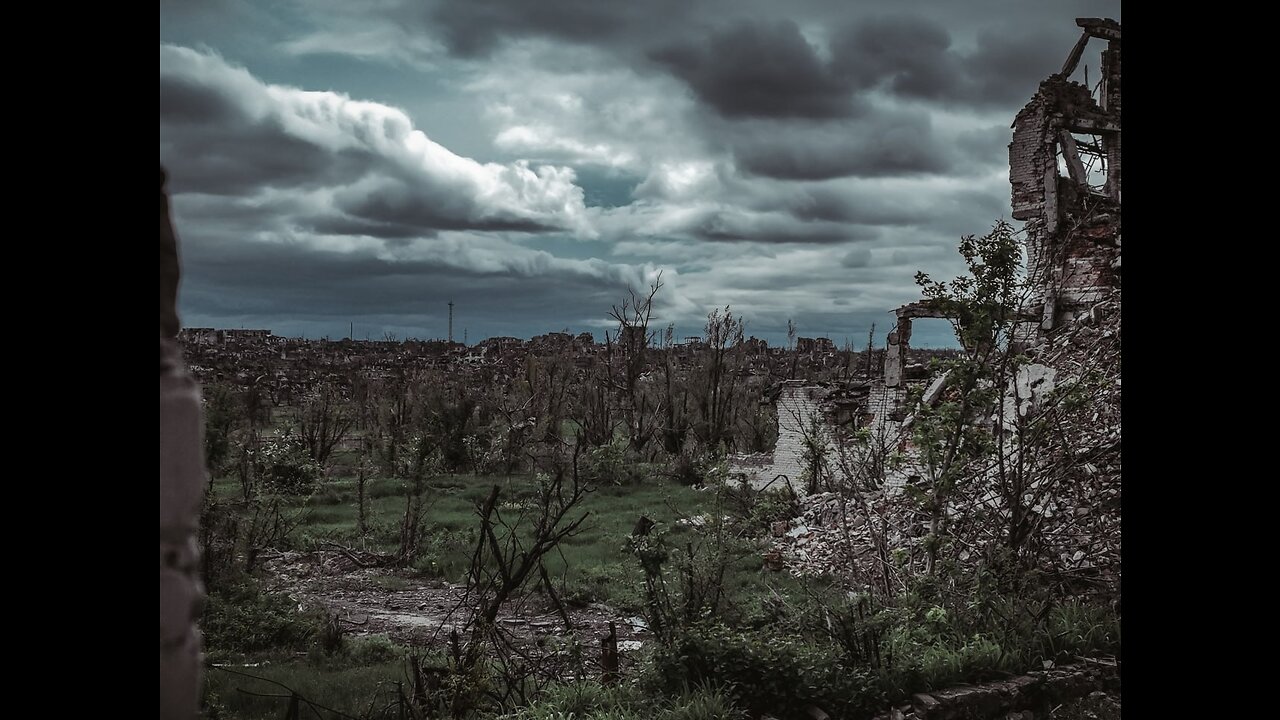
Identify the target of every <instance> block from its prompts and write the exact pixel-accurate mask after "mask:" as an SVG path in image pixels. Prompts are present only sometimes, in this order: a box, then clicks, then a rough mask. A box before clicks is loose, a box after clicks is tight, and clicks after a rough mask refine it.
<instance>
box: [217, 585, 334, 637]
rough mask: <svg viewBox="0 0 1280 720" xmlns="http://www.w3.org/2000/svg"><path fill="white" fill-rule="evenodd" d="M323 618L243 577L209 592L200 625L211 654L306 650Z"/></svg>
mask: <svg viewBox="0 0 1280 720" xmlns="http://www.w3.org/2000/svg"><path fill="white" fill-rule="evenodd" d="M319 620H320V618H319V617H317V616H316V615H315V614H313V613H308V612H305V611H302V610H300V609H299V607H298V605H297V604H296V603H295V602H294V601H293V600H290V599H289V598H287V597H285V596H283V595H277V594H274V593H268V592H263V591H262V590H261V589H260V588H259V587H258V584H257V583H256V582H254V581H253V580H251V579H247V578H246V579H244V580H242V581H241V582H240V583H238V584H235V585H232V586H230V587H228V588H226V589H224V590H223V591H221V592H218V593H212V594H210V595H209V597H208V599H207V600H206V603H205V609H204V616H203V618H201V620H200V627H201V629H202V630H203V631H204V638H205V647H206V648H207V649H208V652H209V654H210V655H212V656H225V655H227V654H235V653H241V654H243V653H252V652H261V651H265V650H305V649H306V647H307V642H308V641H309V640H310V639H311V638H312V637H314V636H315V635H316V634H317V632H318V630H319V627H320V622H319Z"/></svg>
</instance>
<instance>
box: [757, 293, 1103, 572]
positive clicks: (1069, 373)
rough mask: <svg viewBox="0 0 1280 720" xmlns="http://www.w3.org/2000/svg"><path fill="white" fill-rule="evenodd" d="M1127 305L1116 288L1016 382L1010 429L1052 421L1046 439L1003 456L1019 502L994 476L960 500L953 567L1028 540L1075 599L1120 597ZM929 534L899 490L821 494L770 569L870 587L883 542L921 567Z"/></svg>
mask: <svg viewBox="0 0 1280 720" xmlns="http://www.w3.org/2000/svg"><path fill="white" fill-rule="evenodd" d="M1120 306H1121V303H1120V291H1119V289H1118V288H1117V289H1115V290H1114V291H1113V292H1111V293H1109V294H1108V295H1107V296H1106V297H1105V298H1104V299H1103V300H1101V301H1100V302H1098V303H1097V304H1095V305H1094V306H1093V307H1092V308H1091V309H1090V310H1089V311H1088V312H1086V313H1082V314H1081V315H1079V316H1078V317H1077V318H1075V319H1074V321H1073V322H1070V323H1067V324H1063V325H1061V326H1059V327H1058V328H1057V329H1056V330H1055V332H1053V333H1052V334H1050V335H1049V336H1048V339H1047V340H1046V342H1045V343H1044V344H1043V345H1041V346H1040V347H1039V348H1037V350H1036V352H1035V353H1034V356H1033V358H1032V360H1033V364H1031V365H1028V366H1026V367H1025V368H1024V369H1025V370H1026V372H1025V373H1021V374H1020V375H1019V377H1018V378H1016V379H1015V380H1014V381H1012V382H1011V383H1010V390H1009V395H1008V397H1007V399H1006V403H1005V413H1006V417H1005V418H1004V422H1005V423H1006V426H1007V427H1012V426H1013V425H1014V424H1017V423H1019V422H1022V423H1024V424H1025V422H1026V421H1027V420H1032V419H1033V420H1037V421H1043V426H1042V427H1043V429H1042V430H1039V431H1029V430H1025V428H1024V429H1023V435H1019V436H1017V437H1018V438H1019V440H1020V442H1019V443H1018V444H1014V445H1012V446H1011V447H1010V448H1009V449H1007V450H1006V460H1007V463H1006V465H1007V466H1011V465H1012V464H1013V463H1016V462H1018V461H1019V457H1018V455H1019V453H1021V454H1022V456H1023V457H1022V458H1021V465H1022V467H1024V468H1025V470H1024V474H1023V476H1022V477H1024V478H1025V479H1026V486H1025V487H1024V488H1023V491H1022V494H1021V496H1020V498H1021V499H1020V502H1014V501H1013V500H1012V499H1011V498H1010V497H1009V496H1008V495H1006V494H1002V493H1001V483H1000V481H999V479H998V478H997V477H996V476H994V475H993V476H992V477H990V478H988V479H987V480H985V481H978V482H974V483H972V484H971V485H970V486H968V492H969V494H968V496H957V497H953V498H952V499H951V502H950V507H951V510H950V513H949V514H948V518H947V523H946V525H947V527H946V534H947V536H948V537H950V538H952V539H954V540H955V542H953V543H951V544H949V545H948V546H947V548H946V550H945V551H944V559H948V560H952V561H955V562H958V563H960V564H961V565H962V566H964V565H966V564H971V563H977V562H978V561H979V559H980V558H981V556H982V552H981V548H983V547H992V546H999V545H1003V544H1004V543H1005V541H1006V539H1007V536H1008V534H1009V533H1012V532H1022V533H1026V538H1027V540H1026V542H1025V543H1024V546H1025V548H1026V551H1028V552H1030V553H1033V554H1034V556H1035V557H1036V558H1037V559H1038V560H1039V562H1040V565H1041V567H1042V569H1044V570H1046V571H1047V572H1050V573H1052V574H1053V575H1054V577H1056V578H1058V580H1059V581H1060V582H1062V583H1064V584H1065V585H1066V586H1067V587H1068V588H1069V589H1070V591H1071V592H1088V591H1090V590H1104V589H1106V590H1115V589H1116V588H1118V582H1119V579H1120V568H1121V544H1120V529H1121V523H1120V483H1121V462H1120V448H1121V418H1120V402H1121V381H1120ZM1023 375H1025V376H1026V377H1023ZM1027 387H1032V388H1034V389H1035V390H1036V392H1035V393H1028V392H1027V390H1026V388H1027ZM1029 398H1030V399H1029ZM1032 399H1033V400H1034V402H1032V401H1031V400H1032ZM1015 496H1016V493H1015ZM1015 518H1016V519H1015ZM928 530H929V528H928V520H927V518H926V517H925V516H924V513H923V512H922V511H921V509H920V503H919V502H916V501H914V500H913V499H912V498H911V496H910V493H904V492H902V491H900V490H899V489H897V488H884V489H881V490H877V491H873V492H863V493H860V494H858V495H856V496H846V497H841V496H840V495H838V494H836V493H832V492H825V493H818V494H815V495H810V496H808V497H805V498H802V499H801V513H800V515H799V516H797V517H796V518H794V519H792V520H790V521H787V522H778V523H774V525H773V527H772V528H771V531H772V535H773V544H772V547H771V548H770V549H769V551H768V552H767V553H766V564H767V565H768V566H770V567H773V568H775V569H786V570H788V571H789V572H791V573H792V574H795V575H821V574H827V573H836V574H841V575H845V576H848V577H850V578H852V579H862V580H864V581H870V579H871V578H873V577H878V575H879V574H880V573H881V572H882V568H881V565H880V554H879V552H878V550H877V546H876V536H878V537H880V538H882V539H883V548H884V552H885V554H886V556H888V555H890V554H892V553H894V552H895V551H897V552H898V553H901V552H905V553H906V554H907V556H908V560H907V562H912V561H913V559H919V558H920V557H922V555H923V553H920V552H917V551H916V546H918V545H919V544H920V542H921V541H922V540H923V538H924V536H925V535H927V533H928ZM900 561H901V558H899V560H898V561H895V562H900Z"/></svg>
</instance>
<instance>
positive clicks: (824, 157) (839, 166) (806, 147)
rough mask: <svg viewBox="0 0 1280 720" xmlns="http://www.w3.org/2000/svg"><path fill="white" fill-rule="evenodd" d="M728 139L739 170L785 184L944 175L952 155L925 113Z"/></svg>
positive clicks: (754, 130)
mask: <svg viewBox="0 0 1280 720" xmlns="http://www.w3.org/2000/svg"><path fill="white" fill-rule="evenodd" d="M729 136H730V137H732V138H733V139H732V140H731V143H732V148H733V154H734V157H735V158H736V160H737V163H738V167H739V168H740V169H742V170H743V171H745V172H748V173H751V174H754V175H764V176H766V177H772V178H779V179H785V180H823V179H828V178H835V177H845V176H861V177H882V176H888V175H917V174H928V173H944V172H946V171H947V170H948V169H950V167H951V152H950V150H949V149H948V148H947V147H946V146H944V145H942V144H941V143H939V142H938V141H937V140H936V139H935V138H934V135H933V129H932V127H931V123H930V121H929V116H928V115H926V114H924V113H919V112H917V113H882V114H879V115H877V116H875V117H871V118H864V119H860V120H855V121H847V122H831V123H819V124H795V123H793V124H790V125H788V126H786V127H780V126H778V125H776V124H756V125H754V126H751V125H748V126H741V125H740V126H739V127H737V128H734V129H733V130H732V131H731V132H730V133H729Z"/></svg>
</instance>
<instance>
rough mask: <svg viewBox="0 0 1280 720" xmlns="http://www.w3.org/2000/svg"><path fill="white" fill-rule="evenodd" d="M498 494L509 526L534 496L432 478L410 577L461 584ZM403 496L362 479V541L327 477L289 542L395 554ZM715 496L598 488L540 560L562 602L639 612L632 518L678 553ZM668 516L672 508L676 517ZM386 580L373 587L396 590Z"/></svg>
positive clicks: (675, 488) (340, 488)
mask: <svg viewBox="0 0 1280 720" xmlns="http://www.w3.org/2000/svg"><path fill="white" fill-rule="evenodd" d="M495 484H496V485H499V486H500V487H502V495H501V503H500V511H505V516H506V517H508V518H511V519H514V518H515V516H516V514H517V512H518V511H517V510H516V507H515V504H517V503H519V502H520V501H522V500H526V499H530V498H532V497H533V496H534V494H535V493H536V490H537V486H536V484H535V481H534V479H533V478H532V477H531V476H528V475H513V476H510V477H492V476H490V477H475V476H471V475H442V476H439V477H435V478H432V479H431V481H430V482H429V486H430V489H429V490H428V492H427V496H426V502H427V510H426V514H425V532H426V535H425V537H424V540H423V543H422V547H421V558H420V559H419V560H418V561H417V562H416V563H415V567H416V568H417V569H418V570H419V571H421V572H422V573H424V574H426V575H431V576H438V577H441V578H443V579H446V580H449V581H452V582H461V581H462V580H463V579H464V576H465V574H466V571H467V568H468V566H469V563H470V560H471V553H472V552H473V549H474V542H475V533H476V526H477V514H476V512H477V511H476V508H477V506H478V505H479V504H480V503H481V502H483V501H484V499H485V498H486V497H487V496H488V494H489V492H490V490H491V489H492V487H493V485H495ZM214 492H215V494H216V496H217V497H218V498H219V499H223V500H235V499H236V498H238V497H239V496H240V485H239V483H238V481H237V480H236V479H235V478H227V477H224V478H219V479H218V480H216V481H215V482H214ZM403 493H404V486H403V484H402V482H401V481H399V480H396V479H394V478H386V477H376V478H370V479H369V480H368V482H367V483H366V486H365V498H366V511H367V522H368V525H369V532H368V533H367V534H366V535H364V536H361V535H360V533H359V531H358V528H357V509H356V495H357V493H356V480H355V478H353V477H336V478H331V479H328V480H326V481H324V482H323V484H322V485H320V486H319V487H317V488H316V490H315V492H313V493H312V495H311V496H310V497H305V498H303V497H300V498H299V499H298V501H297V503H296V505H295V507H296V509H297V510H298V511H300V512H303V513H304V518H303V520H302V523H301V524H300V525H299V526H298V529H297V531H296V532H295V533H294V544H295V546H297V547H298V548H299V549H302V550H313V549H319V548H321V547H323V543H324V542H326V541H327V542H336V543H341V544H343V545H348V546H352V547H361V548H365V549H368V550H372V551H375V552H386V553H390V552H394V551H396V550H397V548H398V542H399V528H400V522H401V519H402V518H403V516H404V511H405V498H404V494H403ZM713 504H714V493H711V492H703V491H698V490H694V489H692V488H689V487H686V486H682V485H678V484H675V483H669V482H666V481H665V480H663V479H661V478H654V479H652V480H651V481H648V482H645V483H641V484H635V485H605V486H602V487H598V488H596V489H595V490H594V491H593V492H591V493H590V494H588V495H587V497H586V499H585V500H584V501H583V503H582V505H581V509H580V510H579V511H578V513H577V514H576V515H575V517H576V516H577V515H581V514H582V513H586V514H587V519H586V521H585V522H584V523H583V524H582V527H581V528H580V530H579V533H578V534H577V535H575V536H574V537H571V538H569V539H568V540H567V541H565V542H564V543H562V545H561V547H560V551H559V552H558V553H556V554H554V555H552V556H551V557H549V558H548V559H547V571H548V572H549V573H550V574H551V576H552V578H553V580H554V581H555V582H556V584H557V586H558V588H559V589H562V590H563V594H564V596H565V598H566V599H567V600H569V601H572V602H577V603H580V604H585V603H589V602H604V603H608V604H611V605H615V606H617V607H618V608H619V609H622V610H638V609H639V606H640V602H641V594H640V591H641V587H642V584H643V576H642V575H641V573H640V570H639V567H638V565H637V563H636V561H635V559H634V558H632V557H631V556H630V555H629V554H628V553H627V551H626V544H627V538H628V537H629V536H630V535H631V530H632V528H633V527H634V526H635V524H636V521H637V520H638V519H639V518H640V516H642V515H643V516H646V517H648V518H649V519H651V520H653V521H655V522H656V523H657V529H659V530H665V531H667V532H668V533H669V536H670V540H671V542H673V543H675V544H677V545H680V546H683V545H684V544H685V543H686V542H694V541H696V540H697V536H696V533H695V532H694V531H693V530H692V529H691V528H687V527H678V526H677V524H676V521H677V520H678V519H680V517H682V516H683V515H698V514H702V513H705V512H709V511H711V510H712V509H713V508H712V506H713ZM673 508H679V509H680V510H679V511H677V510H675V509H673ZM739 570H741V574H742V576H741V577H735V578H733V582H734V584H735V585H738V586H744V585H752V584H758V582H759V580H758V577H756V576H758V574H759V570H760V562H759V559H758V558H756V559H755V560H754V561H749V562H747V563H745V564H744V565H743V567H742V568H739ZM395 582H396V581H395V579H394V578H380V579H379V583H380V584H381V583H390V584H392V585H394V587H393V586H388V589H399V586H398V585H395Z"/></svg>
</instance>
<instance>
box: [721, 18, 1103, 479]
mask: <svg viewBox="0 0 1280 720" xmlns="http://www.w3.org/2000/svg"><path fill="white" fill-rule="evenodd" d="M1076 24H1077V25H1078V26H1079V27H1080V28H1081V29H1082V30H1083V33H1082V35H1081V37H1080V39H1079V41H1077V42H1076V44H1075V46H1074V47H1073V48H1072V49H1071V52H1070V53H1069V54H1068V56H1067V60H1066V62H1065V63H1064V64H1063V66H1062V70H1060V71H1059V72H1058V73H1055V74H1053V75H1050V76H1049V77H1048V78H1047V79H1046V80H1044V81H1043V82H1041V83H1040V87H1039V89H1038V90H1037V91H1036V93H1035V95H1034V96H1033V97H1032V98H1031V101H1030V102H1028V103H1027V104H1026V106H1025V107H1023V109H1022V110H1021V111H1020V112H1019V113H1018V114H1017V116H1016V118H1015V119H1014V122H1013V125H1012V128H1013V139H1012V141H1011V142H1010V143H1009V182H1010V185H1011V186H1012V206H1013V217H1014V219H1016V220H1022V221H1024V222H1025V225H1024V228H1023V231H1024V232H1025V235H1026V240H1025V243H1026V262H1027V280H1028V286H1029V295H1028V297H1027V298H1026V299H1025V301H1024V304H1023V313H1024V315H1025V320H1024V321H1023V322H1021V323H1020V324H1019V325H1018V328H1017V330H1016V332H1015V337H1014V338H1013V341H1014V342H1015V343H1017V344H1018V345H1019V346H1021V347H1023V348H1026V349H1028V351H1029V352H1031V353H1033V354H1034V352H1035V349H1036V348H1039V347H1042V346H1044V345H1045V343H1046V341H1047V340H1049V339H1051V338H1052V337H1053V336H1054V333H1055V331H1056V330H1059V329H1061V328H1064V327H1067V326H1070V325H1071V324H1072V323H1073V322H1074V321H1076V320H1078V319H1080V318H1082V317H1088V316H1089V315H1090V314H1091V313H1094V312H1096V306H1097V304H1098V303H1099V302H1100V301H1103V300H1104V299H1105V298H1106V297H1107V295H1108V293H1109V291H1110V290H1112V289H1113V288H1118V287H1119V286H1120V105H1121V102H1120V23H1118V22H1116V21H1115V20H1111V19H1101V18H1078V19H1077V20H1076ZM1094 38H1097V39H1101V40H1104V41H1106V43H1107V47H1106V49H1105V50H1103V51H1102V57H1101V63H1100V66H1099V67H1100V68H1101V71H1100V73H1099V74H1098V76H1097V82H1096V84H1095V85H1094V86H1093V87H1090V86H1089V85H1087V84H1086V83H1087V82H1088V77H1087V75H1088V71H1087V68H1086V71H1085V73H1084V74H1085V76H1086V78H1085V82H1084V83H1082V82H1075V81H1073V80H1071V79H1070V78H1071V76H1072V75H1073V74H1074V73H1075V71H1076V70H1077V69H1078V67H1079V65H1080V60H1081V58H1082V57H1083V54H1084V51H1085V48H1086V46H1087V45H1088V44H1089V41H1090V39H1094ZM893 312H894V314H895V316H896V318H897V323H896V324H895V326H894V328H893V330H892V331H891V332H890V333H889V336H888V341H887V343H886V346H885V354H884V374H883V377H882V378H880V379H879V380H870V381H868V382H863V383H852V384H851V383H841V384H831V383H827V384H816V383H803V382H794V381H793V382H788V383H784V384H783V385H782V386H781V387H780V388H777V389H776V391H775V392H774V393H773V395H772V398H771V400H772V402H773V403H774V404H775V406H776V408H777V411H778V444H777V447H776V449H775V450H774V453H773V455H772V457H762V456H738V457H736V458H734V460H733V463H732V467H731V471H730V472H731V474H733V475H736V476H737V477H739V478H741V479H744V480H748V481H750V482H752V483H753V484H754V485H756V486H757V487H764V486H767V485H770V484H771V483H772V482H774V481H775V480H781V478H779V477H778V476H786V478H787V479H788V480H789V481H790V482H791V484H792V486H793V487H795V489H796V490H797V491H800V492H803V491H802V490H801V488H800V483H799V482H798V479H799V478H800V477H801V474H802V473H803V472H804V471H805V467H804V465H805V460H804V450H805V444H806V442H807V441H808V440H810V438H809V437H808V436H812V435H813V434H814V431H815V428H813V427H807V425H808V419H809V418H811V417H817V418H819V419H820V420H821V424H820V426H819V428H818V431H819V433H820V434H821V435H822V436H823V437H822V438H821V441H822V442H825V443H826V444H827V445H828V447H829V450H830V451H831V452H830V453H829V455H835V454H836V450H837V448H836V446H835V443H834V442H833V439H832V437H831V436H832V435H833V434H834V433H839V432H842V431H847V430H849V429H861V428H869V429H871V430H873V431H875V432H876V433H878V435H879V436H880V437H882V438H889V437H893V438H899V437H900V436H902V435H904V434H905V433H902V432H901V431H902V430H905V429H906V428H905V427H903V426H904V424H906V423H909V420H907V419H906V417H905V416H906V414H907V413H906V410H907V409H906V408H904V407H903V405H904V403H905V401H906V398H907V388H908V386H909V385H920V384H923V383H926V382H930V380H929V378H927V376H925V375H922V374H921V373H920V372H919V369H918V368H913V367H911V366H909V365H908V364H907V358H908V357H909V354H910V342H911V330H912V321H913V320H914V319H916V318H927V317H945V316H944V315H943V314H942V313H939V312H937V311H936V310H935V309H934V308H932V307H930V305H929V303H928V302H927V301H918V302H913V303H909V304H907V305H903V306H902V307H900V308H898V309H897V310H895V311H893ZM944 382H945V381H943V380H942V379H941V378H934V379H933V380H932V383H931V385H930V386H929V387H928V389H927V390H926V391H925V393H924V396H923V401H924V402H933V401H935V400H936V399H937V397H938V396H939V394H940V392H941V391H942V389H943V386H944ZM910 474H911V470H910V469H907V470H903V471H900V472H898V473H897V475H900V477H898V476H891V477H889V479H888V484H889V485H890V486H895V485H900V484H902V483H903V482H907V481H909V480H910Z"/></svg>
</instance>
